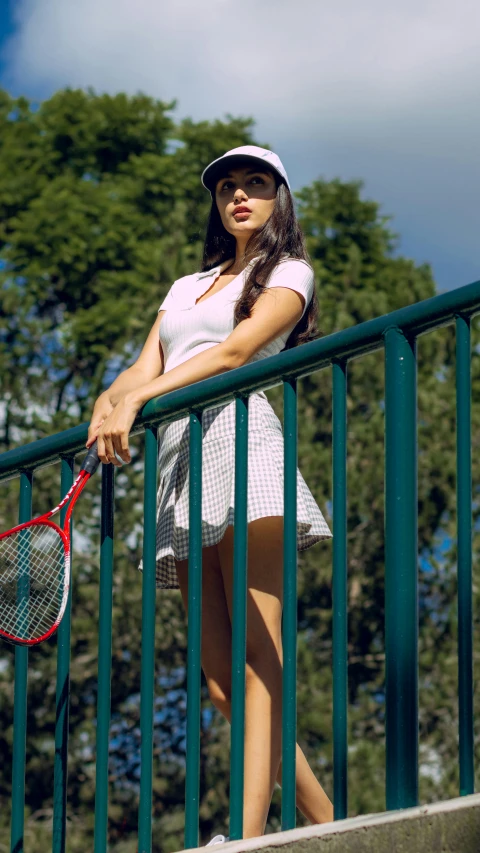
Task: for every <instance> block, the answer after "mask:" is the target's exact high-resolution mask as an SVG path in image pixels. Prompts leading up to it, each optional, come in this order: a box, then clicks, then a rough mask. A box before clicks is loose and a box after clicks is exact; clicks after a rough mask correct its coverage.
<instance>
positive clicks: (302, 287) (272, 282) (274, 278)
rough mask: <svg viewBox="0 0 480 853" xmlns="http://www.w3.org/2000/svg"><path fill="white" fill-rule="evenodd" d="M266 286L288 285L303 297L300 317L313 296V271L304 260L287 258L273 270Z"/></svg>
mask: <svg viewBox="0 0 480 853" xmlns="http://www.w3.org/2000/svg"><path fill="white" fill-rule="evenodd" d="M266 286H267V287H289V288H290V290H296V291H297V293H301V294H302V296H303V297H304V298H305V305H304V306H303V312H302V317H303V315H304V314H305V311H306V310H307V308H308V306H309V304H310V300H311V298H312V296H313V290H314V287H315V282H314V273H313V270H312V268H311V266H310V265H309V264H307V262H306V261H302V260H300V259H297V258H289V259H288V260H285V261H280V263H279V264H277V266H276V267H275V269H274V270H273V272H272V274H271V276H270V278H269V279H268V281H267V283H266Z"/></svg>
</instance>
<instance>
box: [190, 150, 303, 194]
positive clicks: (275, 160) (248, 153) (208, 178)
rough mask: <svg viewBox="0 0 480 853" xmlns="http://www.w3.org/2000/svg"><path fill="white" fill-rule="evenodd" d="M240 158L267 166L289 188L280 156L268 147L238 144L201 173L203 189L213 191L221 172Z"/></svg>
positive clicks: (225, 170)
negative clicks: (237, 146)
mask: <svg viewBox="0 0 480 853" xmlns="http://www.w3.org/2000/svg"><path fill="white" fill-rule="evenodd" d="M240 158H242V160H243V159H244V160H246V161H251V163H252V165H253V164H255V163H256V164H258V165H259V166H268V168H269V169H271V170H272V171H273V172H276V173H277V175H280V177H281V178H283V180H284V181H285V183H286V185H287V187H288V188H289V189H290V184H289V182H288V177H287V173H286V171H285V169H284V167H283V163H282V161H281V160H280V157H278V156H277V154H274V152H273V151H269V150H268V148H260V147H259V146H258V145H240V147H239V148H232V149H231V150H230V151H226V152H225V154H222V156H221V157H218V158H217V159H216V160H212V162H211V163H210V164H209V165H208V166H207V168H206V169H205V170H204V171H203V173H202V184H203V186H204V187H205V189H207V190H210V192H211V193H213V192H214V191H215V184H216V182H217V180H218V178H221V177H222V172H224V173H225V172H227V170H228V167H229V165H230V164H231V163H233V162H234V161H235V160H238V159H240Z"/></svg>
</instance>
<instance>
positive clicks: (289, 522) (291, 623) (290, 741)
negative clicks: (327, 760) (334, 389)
mask: <svg viewBox="0 0 480 853" xmlns="http://www.w3.org/2000/svg"><path fill="white" fill-rule="evenodd" d="M283 411H284V425H283V426H284V445H283V457H284V463H283V464H284V484H283V485H284V492H283V495H284V528H283V620H282V645H283V678H282V830H286V829H295V826H296V787H297V786H296V754H295V750H296V743H297V444H298V442H297V379H296V377H292V378H291V379H285V380H284V382H283Z"/></svg>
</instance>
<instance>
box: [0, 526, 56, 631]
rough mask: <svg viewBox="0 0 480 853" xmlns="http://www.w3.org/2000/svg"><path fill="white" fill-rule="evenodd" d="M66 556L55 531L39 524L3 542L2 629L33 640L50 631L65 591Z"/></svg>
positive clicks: (0, 542) (0, 563) (0, 544)
mask: <svg viewBox="0 0 480 853" xmlns="http://www.w3.org/2000/svg"><path fill="white" fill-rule="evenodd" d="M66 560H67V555H66V553H65V547H64V543H63V539H62V537H61V536H60V534H59V533H58V531H57V530H55V528H53V527H50V525H47V524H36V525H31V526H29V527H25V528H23V529H22V530H18V531H17V532H15V533H11V534H9V535H7V536H5V537H4V538H2V539H1V540H0V630H1V631H2V632H3V633H5V634H9V635H10V636H13V637H17V638H19V639H23V640H34V639H38V638H39V637H42V636H43V635H44V634H46V633H47V631H49V630H50V628H51V627H52V625H54V624H55V621H56V619H57V617H58V614H59V612H60V608H61V605H62V600H63V596H64V594H65V592H66V590H65V575H66V572H65V569H66Z"/></svg>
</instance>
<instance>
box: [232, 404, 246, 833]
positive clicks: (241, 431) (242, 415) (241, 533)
mask: <svg viewBox="0 0 480 853" xmlns="http://www.w3.org/2000/svg"><path fill="white" fill-rule="evenodd" d="M248 403H249V398H248V397H241V396H239V397H237V398H236V400H235V508H234V537H233V618H232V719H231V729H230V738H231V740H230V743H231V748H230V826H229V838H230V840H231V841H237V840H239V839H241V838H242V835H243V799H244V777H245V773H244V757H245V667H246V654H247V630H246V628H247V568H248V567H247V556H248V524H247V508H248V504H247V499H248Z"/></svg>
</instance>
